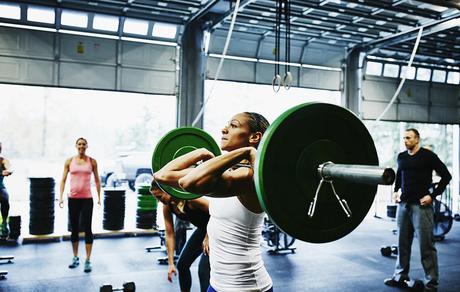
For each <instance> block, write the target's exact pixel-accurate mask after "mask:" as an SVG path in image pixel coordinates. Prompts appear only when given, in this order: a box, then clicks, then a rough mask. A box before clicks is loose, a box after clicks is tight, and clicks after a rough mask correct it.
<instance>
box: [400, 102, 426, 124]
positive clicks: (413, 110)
mask: <svg viewBox="0 0 460 292" xmlns="http://www.w3.org/2000/svg"><path fill="white" fill-rule="evenodd" d="M398 118H399V119H402V120H405V121H430V118H429V108H428V107H427V106H426V105H423V104H399V105H398Z"/></svg>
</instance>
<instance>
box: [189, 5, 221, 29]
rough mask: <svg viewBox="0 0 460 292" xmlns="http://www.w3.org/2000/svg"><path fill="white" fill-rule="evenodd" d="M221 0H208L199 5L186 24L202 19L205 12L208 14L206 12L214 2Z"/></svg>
mask: <svg viewBox="0 0 460 292" xmlns="http://www.w3.org/2000/svg"><path fill="white" fill-rule="evenodd" d="M221 1H223V0H209V1H208V2H207V3H206V4H205V5H204V6H203V7H201V8H200V9H199V10H198V11H197V12H196V13H195V14H193V15H192V16H191V17H190V19H189V20H188V21H187V23H186V25H187V24H188V23H191V22H194V21H198V20H200V19H202V18H203V17H205V16H206V14H208V12H209V11H210V10H211V9H212V8H213V7H214V6H216V4H218V3H219V2H221Z"/></svg>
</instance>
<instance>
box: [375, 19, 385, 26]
mask: <svg viewBox="0 0 460 292" xmlns="http://www.w3.org/2000/svg"><path fill="white" fill-rule="evenodd" d="M385 23H387V22H386V21H384V20H377V21H376V22H375V24H377V25H384V24H385Z"/></svg>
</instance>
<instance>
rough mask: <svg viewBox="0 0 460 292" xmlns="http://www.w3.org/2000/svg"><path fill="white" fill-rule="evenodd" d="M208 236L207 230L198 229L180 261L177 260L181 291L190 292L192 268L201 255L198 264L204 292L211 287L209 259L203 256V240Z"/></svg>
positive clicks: (188, 242)
mask: <svg viewBox="0 0 460 292" xmlns="http://www.w3.org/2000/svg"><path fill="white" fill-rule="evenodd" d="M205 236H206V229H200V228H197V229H196V230H195V231H194V232H193V233H192V235H191V236H190V238H189V239H188V240H187V242H186V243H185V245H184V248H183V249H182V252H181V253H180V256H179V259H178V260H177V271H178V272H179V286H180V288H181V290H190V288H191V287H192V275H191V273H190V266H191V265H192V264H193V262H194V261H195V260H196V259H197V258H198V257H199V256H200V255H201V258H200V262H199V263H198V278H199V279H200V287H201V291H202V292H206V289H207V288H208V286H209V277H210V272H211V268H210V266H209V257H208V256H207V255H205V254H203V240H204V237H205Z"/></svg>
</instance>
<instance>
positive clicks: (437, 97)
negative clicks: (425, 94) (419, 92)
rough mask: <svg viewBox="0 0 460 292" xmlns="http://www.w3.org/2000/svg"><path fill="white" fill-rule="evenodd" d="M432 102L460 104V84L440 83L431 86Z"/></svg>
mask: <svg viewBox="0 0 460 292" xmlns="http://www.w3.org/2000/svg"><path fill="white" fill-rule="evenodd" d="M431 92H432V93H431V103H432V104H433V105H441V106H442V105H444V106H453V107H458V106H460V90H459V89H458V85H457V86H455V85H447V84H445V85H438V84H434V85H433V87H432V88H431Z"/></svg>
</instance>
